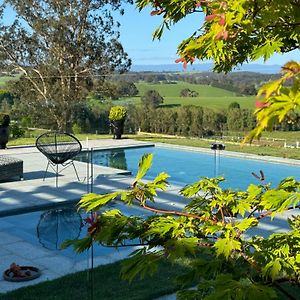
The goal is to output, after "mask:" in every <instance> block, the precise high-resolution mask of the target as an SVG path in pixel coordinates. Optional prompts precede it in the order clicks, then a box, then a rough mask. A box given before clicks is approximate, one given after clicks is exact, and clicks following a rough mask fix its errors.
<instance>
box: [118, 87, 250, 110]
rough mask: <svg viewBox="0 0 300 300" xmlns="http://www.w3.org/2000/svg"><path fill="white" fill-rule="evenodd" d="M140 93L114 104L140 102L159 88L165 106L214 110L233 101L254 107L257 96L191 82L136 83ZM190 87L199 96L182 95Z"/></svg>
mask: <svg viewBox="0 0 300 300" xmlns="http://www.w3.org/2000/svg"><path fill="white" fill-rule="evenodd" d="M136 86H137V88H138V90H139V95H138V96H137V97H130V98H124V99H120V100H116V101H114V104H123V105H124V104H129V103H131V104H140V103H141V96H142V95H143V94H144V93H145V92H146V91H147V90H157V91H158V92H159V93H160V94H161V95H162V96H163V97H164V104H163V105H164V106H179V105H196V106H202V107H208V108H211V109H214V110H220V109H224V108H228V106H229V104H230V103H232V102H238V103H239V104H240V106H241V108H248V109H254V103H255V96H236V94H235V93H234V92H230V91H227V90H224V89H221V88H216V87H212V86H209V85H200V84H191V83H187V82H180V81H179V82H176V83H172V84H168V83H155V84H153V83H147V82H139V83H137V84H136ZM185 88H188V89H190V90H192V91H196V92H198V93H199V96H198V97H180V91H181V90H182V89H185Z"/></svg>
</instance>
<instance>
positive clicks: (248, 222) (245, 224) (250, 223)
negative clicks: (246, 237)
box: [235, 218, 258, 232]
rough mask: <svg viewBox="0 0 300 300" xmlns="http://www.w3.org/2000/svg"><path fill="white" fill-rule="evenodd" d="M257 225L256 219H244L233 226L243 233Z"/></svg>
mask: <svg viewBox="0 0 300 300" xmlns="http://www.w3.org/2000/svg"><path fill="white" fill-rule="evenodd" d="M257 225H258V220H257V219H256V218H249V219H244V220H243V221H242V222H240V223H238V224H237V225H235V227H236V228H237V229H238V230H240V231H242V232H244V231H246V230H247V229H249V228H251V227H254V226H257Z"/></svg>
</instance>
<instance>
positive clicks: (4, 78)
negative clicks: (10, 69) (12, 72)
mask: <svg viewBox="0 0 300 300" xmlns="http://www.w3.org/2000/svg"><path fill="white" fill-rule="evenodd" d="M18 77H19V76H16V77H12V76H0V88H3V87H5V85H6V83H7V82H8V81H10V80H14V79H16V78H18Z"/></svg>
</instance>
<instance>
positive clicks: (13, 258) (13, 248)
mask: <svg viewBox="0 0 300 300" xmlns="http://www.w3.org/2000/svg"><path fill="white" fill-rule="evenodd" d="M82 144H83V147H85V148H97V149H109V148H128V147H146V146H152V145H153V144H150V143H145V142H139V141H134V140H130V139H124V140H98V141H83V142H82ZM173 147H174V146H173ZM195 150H196V149H195ZM196 151H199V149H198V150H196ZM0 154H7V155H10V156H12V157H16V158H20V159H22V160H23V161H24V180H22V181H20V180H16V179H12V180H10V181H9V182H2V183H0V257H1V259H0V272H3V271H4V270H5V269H7V268H8V267H9V265H10V264H11V263H12V262H16V263H17V264H20V265H34V266H36V267H38V268H40V269H41V270H42V275H41V277H40V278H38V279H35V280H33V281H28V282H23V283H14V282H7V281H4V280H3V279H2V278H1V279H0V293H3V292H7V291H10V290H13V289H17V288H20V287H22V286H26V285H32V284H36V283H38V282H41V281H45V280H51V279H54V278H57V277H60V276H63V275H65V274H68V273H71V272H77V271H79V270H85V269H87V268H88V267H89V266H90V264H91V257H90V253H85V254H83V255H76V254H75V253H74V252H73V251H72V250H71V249H69V250H65V251H61V250H49V249H46V248H45V247H44V246H43V245H42V244H41V243H40V241H39V238H38V236H37V234H36V232H37V226H38V223H39V221H40V220H41V214H42V212H43V211H45V210H47V209H50V208H53V207H54V206H57V205H62V206H65V205H67V204H70V203H77V202H78V200H79V199H80V198H81V197H82V195H84V194H85V193H87V192H89V191H90V181H91V178H90V176H91V173H92V172H91V168H90V166H89V165H88V164H87V163H84V162H75V164H76V168H77V170H78V174H79V177H80V181H79V182H78V181H77V178H76V175H75V173H74V170H73V168H72V167H70V168H67V169H66V170H64V171H63V173H62V174H61V175H60V176H59V179H58V187H55V174H54V172H52V173H50V176H48V177H46V179H45V181H43V176H44V170H45V168H46V164H47V160H46V158H45V157H44V156H43V155H42V154H40V153H39V152H38V151H37V150H36V148H35V147H23V148H22V147H14V148H10V149H5V150H1V153H0ZM93 174H94V178H93V179H94V185H93V187H94V189H93V192H95V193H106V192H111V191H114V190H117V189H126V188H127V187H128V186H130V184H131V183H132V180H133V178H132V176H131V175H130V174H129V173H128V171H122V170H117V169H113V168H108V167H101V166H93ZM179 189H180V187H177V186H170V187H169V189H168V190H167V191H165V192H160V193H159V194H158V198H157V199H156V207H158V208H162V209H163V208H170V207H172V208H173V209H181V208H183V207H184V205H185V203H186V200H185V199H183V198H182V197H180V196H178V191H179ZM118 205H119V204H118ZM120 205H121V204H120ZM134 210H135V213H139V211H140V208H138V207H135V208H134ZM143 213H144V212H143ZM292 213H293V212H290V214H289V215H288V214H283V215H281V216H279V217H278V218H276V219H275V222H272V223H271V222H270V221H269V220H268V219H267V218H266V219H265V220H263V222H262V224H261V225H260V227H259V228H256V229H255V230H253V232H252V233H253V234H261V235H264V236H267V235H269V234H270V233H272V232H275V231H277V232H279V231H286V230H287V229H288V227H287V224H286V221H285V220H286V218H287V217H288V216H290V215H291V214H292ZM294 213H295V212H294ZM83 231H85V229H83ZM82 234H85V232H83V233H82ZM132 250H133V249H132V248H131V249H125V250H120V251H116V250H111V249H109V250H108V249H100V250H99V249H98V250H97V251H96V252H95V256H94V265H95V266H97V265H101V264H106V263H111V262H114V261H116V260H119V259H122V258H125V257H126V256H127V255H128V254H129V253H130V252H131V251H132Z"/></svg>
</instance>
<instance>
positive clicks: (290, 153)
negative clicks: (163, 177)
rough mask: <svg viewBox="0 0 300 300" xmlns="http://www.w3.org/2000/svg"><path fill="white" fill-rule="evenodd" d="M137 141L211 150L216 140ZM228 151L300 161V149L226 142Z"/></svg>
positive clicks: (171, 138)
mask: <svg viewBox="0 0 300 300" xmlns="http://www.w3.org/2000/svg"><path fill="white" fill-rule="evenodd" d="M135 139H138V140H143V141H150V142H153V143H155V142H160V143H167V144H173V145H182V146H190V147H199V148H210V145H211V143H212V142H214V140H204V139H198V138H175V137H159V136H146V135H145V136H137V137H135ZM224 143H225V145H226V150H227V151H233V152H242V153H251V154H256V155H262V156H276V157H284V158H291V159H300V149H292V148H283V147H277V146H256V145H255V144H254V145H245V146H242V145H241V144H240V143H231V142H226V141H224Z"/></svg>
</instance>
